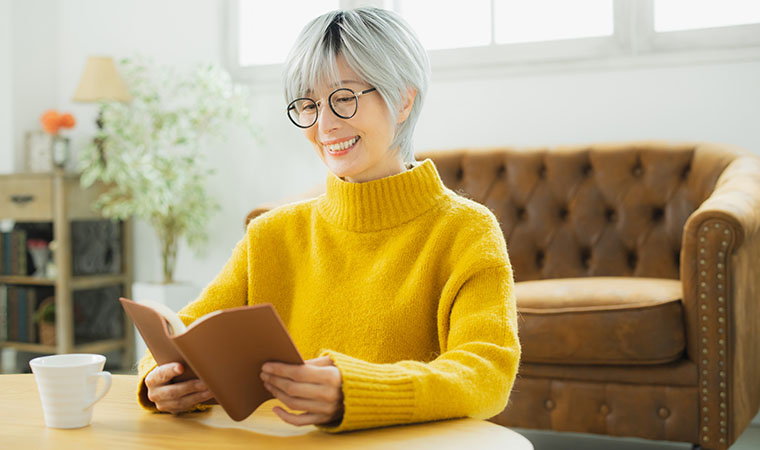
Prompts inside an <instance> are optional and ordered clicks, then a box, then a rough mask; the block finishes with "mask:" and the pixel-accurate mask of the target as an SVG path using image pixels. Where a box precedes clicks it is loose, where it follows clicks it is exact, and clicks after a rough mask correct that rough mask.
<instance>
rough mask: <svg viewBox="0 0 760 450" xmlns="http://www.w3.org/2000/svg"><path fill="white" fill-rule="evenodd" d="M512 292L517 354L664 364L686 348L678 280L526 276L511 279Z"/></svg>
mask: <svg viewBox="0 0 760 450" xmlns="http://www.w3.org/2000/svg"><path fill="white" fill-rule="evenodd" d="M515 296H516V298H517V310H518V311H519V314H520V316H519V326H520V342H521V343H522V357H521V359H522V361H523V362H538V363H553V364H557V363H561V364H569V365H584V364H605V365H613V364H662V363H666V362H670V361H675V360H677V359H680V358H681V356H682V354H683V351H684V349H685V337H684V325H683V309H682V307H681V283H679V282H678V281H676V280H664V279H657V278H632V277H628V278H626V277H588V278H575V279H573V278H556V279H551V280H536V281H524V282H522V283H517V284H516V286H515ZM557 342H561V343H562V345H557ZM589 342H593V343H594V345H589Z"/></svg>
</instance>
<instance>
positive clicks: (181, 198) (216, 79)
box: [80, 58, 256, 284]
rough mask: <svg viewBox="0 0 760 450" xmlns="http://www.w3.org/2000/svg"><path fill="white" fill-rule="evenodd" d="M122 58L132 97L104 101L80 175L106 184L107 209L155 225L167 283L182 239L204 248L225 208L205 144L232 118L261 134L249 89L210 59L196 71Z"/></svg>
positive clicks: (101, 205) (102, 202) (99, 204)
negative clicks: (214, 187)
mask: <svg viewBox="0 0 760 450" xmlns="http://www.w3.org/2000/svg"><path fill="white" fill-rule="evenodd" d="M119 66H120V69H121V72H122V76H123V78H124V80H125V83H126V84H127V86H128V88H129V90H130V94H131V95H132V101H131V102H130V103H128V104H124V103H119V102H105V103H102V104H101V111H102V128H101V129H100V130H99V131H98V133H97V134H96V136H95V139H94V140H93V142H92V143H90V144H89V145H88V146H86V148H85V149H83V151H82V152H81V154H80V163H81V170H82V174H81V183H82V185H83V186H85V187H88V186H90V185H91V184H93V183H94V182H96V181H101V182H103V183H104V184H105V186H106V188H107V190H106V191H105V192H104V193H103V194H102V195H101V196H100V197H99V198H98V200H97V201H96V204H95V207H96V208H98V209H99V210H100V211H101V213H102V214H103V215H104V216H105V217H108V218H112V219H114V220H117V219H118V220H123V219H126V218H129V217H136V218H139V219H143V220H145V221H146V222H147V223H149V224H150V225H151V226H152V227H153V229H154V230H155V232H156V234H157V236H158V240H159V242H160V246H161V260H162V268H163V282H164V283H165V284H168V283H172V282H173V280H174V269H175V264H176V261H177V250H178V246H179V243H180V240H181V239H185V240H186V241H187V243H188V245H189V246H190V247H191V248H195V249H199V248H200V247H201V246H202V244H203V243H204V242H205V241H206V239H207V235H206V225H207V223H208V221H209V219H210V218H211V215H212V214H213V212H214V211H216V210H217V209H218V208H219V206H218V204H217V202H216V201H215V200H214V199H213V198H212V197H211V196H209V195H208V193H207V192H206V182H207V180H208V177H209V176H210V175H211V174H212V173H213V171H212V170H211V169H209V168H208V166H207V165H206V164H205V158H204V152H203V151H202V149H203V148H204V145H205V144H208V143H209V141H210V140H211V139H212V138H217V137H219V136H221V135H222V132H224V131H226V130H227V129H228V127H229V126H231V125H240V126H244V127H246V128H247V129H248V130H250V132H251V133H252V134H254V135H255V134H256V133H255V130H254V127H253V124H252V121H251V114H250V110H249V106H248V91H247V89H246V88H244V87H242V86H240V85H236V84H234V83H233V82H232V80H231V79H230V76H229V74H227V72H226V71H224V70H223V69H221V68H219V67H216V66H214V65H211V64H203V65H200V66H198V67H197V68H195V70H193V71H191V72H190V73H180V72H178V71H177V70H175V69H172V68H167V67H161V66H158V65H156V64H154V63H152V62H151V61H150V60H147V59H145V58H134V59H123V60H121V61H120V62H119Z"/></svg>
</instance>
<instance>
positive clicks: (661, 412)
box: [657, 408, 670, 419]
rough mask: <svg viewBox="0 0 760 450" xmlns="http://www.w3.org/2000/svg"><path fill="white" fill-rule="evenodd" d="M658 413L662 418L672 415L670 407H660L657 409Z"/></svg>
mask: <svg viewBox="0 0 760 450" xmlns="http://www.w3.org/2000/svg"><path fill="white" fill-rule="evenodd" d="M657 415H658V416H660V419H667V418H668V416H670V411H668V408H660V409H659V410H658V411H657Z"/></svg>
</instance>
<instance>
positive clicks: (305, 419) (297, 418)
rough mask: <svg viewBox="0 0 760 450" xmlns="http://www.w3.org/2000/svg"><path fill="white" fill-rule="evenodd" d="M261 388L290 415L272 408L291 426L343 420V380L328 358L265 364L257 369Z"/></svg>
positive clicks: (278, 408) (277, 408) (282, 410)
mask: <svg viewBox="0 0 760 450" xmlns="http://www.w3.org/2000/svg"><path fill="white" fill-rule="evenodd" d="M261 379H262V380H263V381H264V386H265V387H266V388H267V389H268V390H269V392H271V393H272V395H274V396H275V397H276V398H277V399H278V400H280V401H281V402H282V403H284V404H285V406H287V407H288V408H290V409H294V410H298V411H305V412H303V413H301V414H293V413H290V412H287V411H285V410H284V409H283V408H280V407H279V406H277V407H275V408H274V412H275V414H277V415H278V416H279V417H280V419H282V420H283V421H285V422H287V423H289V424H292V425H298V426H302V425H317V424H326V423H330V422H334V421H337V420H340V419H341V418H342V417H343V391H342V390H341V385H342V384H343V379H342V377H341V375H340V370H338V368H337V367H335V364H333V361H332V359H330V357H329V356H322V357H320V358H315V359H309V360H307V361H306V362H305V364H284V363H276V362H267V363H265V364H264V365H263V366H262V367H261Z"/></svg>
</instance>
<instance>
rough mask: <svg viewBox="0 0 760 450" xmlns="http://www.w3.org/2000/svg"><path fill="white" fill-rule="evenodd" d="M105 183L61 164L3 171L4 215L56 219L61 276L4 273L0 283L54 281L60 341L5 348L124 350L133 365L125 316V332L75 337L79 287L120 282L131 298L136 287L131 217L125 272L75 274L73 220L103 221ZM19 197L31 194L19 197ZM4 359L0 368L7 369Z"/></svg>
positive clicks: (125, 236) (124, 241)
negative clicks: (85, 183)
mask: <svg viewBox="0 0 760 450" xmlns="http://www.w3.org/2000/svg"><path fill="white" fill-rule="evenodd" d="M104 189H105V186H104V185H102V184H96V185H93V186H90V187H89V188H86V189H85V188H82V186H81V184H80V183H79V178H78V177H77V176H76V175H75V174H67V173H64V172H63V171H62V170H61V169H57V170H55V171H53V172H52V173H48V174H26V173H20V174H18V173H17V174H7V175H6V174H2V175H0V192H2V195H0V218H2V219H10V220H14V221H17V222H47V223H51V224H52V228H53V239H54V240H55V241H56V244H57V248H56V250H55V252H54V254H53V262H54V263H55V265H56V268H57V269H58V276H57V277H56V278H54V279H53V278H43V277H34V276H16V275H0V284H6V285H21V286H23V285H27V286H50V287H53V288H54V289H55V306H56V317H55V319H56V340H57V345H42V344H36V343H34V344H32V343H25V342H7V341H0V348H3V347H7V348H15V349H16V350H20V351H28V352H32V353H48V354H52V353H73V352H81V353H105V352H108V351H112V350H122V352H121V358H122V361H121V362H122V366H123V367H132V365H133V364H134V326H133V325H132V323H131V321H129V319H128V318H127V317H126V315H125V316H124V325H125V329H124V337H123V338H118V339H106V340H101V341H95V342H89V343H82V344H78V343H75V342H74V341H75V339H74V291H76V290H82V289H94V288H99V287H106V286H114V285H121V286H122V295H123V296H124V297H127V298H129V297H131V289H132V276H133V267H132V253H131V249H132V231H131V226H130V225H129V222H128V221H126V222H123V223H124V225H123V228H122V235H121V246H122V249H121V250H122V251H121V258H122V265H121V269H122V272H123V273H120V274H104V275H88V276H72V271H73V270H72V248H71V245H72V243H71V237H70V236H71V222H72V221H74V220H98V219H99V220H102V217H101V215H100V214H99V213H97V212H96V211H93V209H92V204H93V202H94V201H95V199H96V198H97V197H98V196H99V195H100V194H101V193H102V192H103V190H104ZM15 198H24V199H28V200H27V201H24V202H19V201H17V200H15ZM1 366H2V361H0V372H2V367H1Z"/></svg>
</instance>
